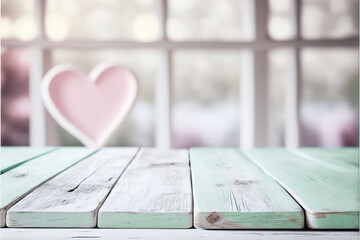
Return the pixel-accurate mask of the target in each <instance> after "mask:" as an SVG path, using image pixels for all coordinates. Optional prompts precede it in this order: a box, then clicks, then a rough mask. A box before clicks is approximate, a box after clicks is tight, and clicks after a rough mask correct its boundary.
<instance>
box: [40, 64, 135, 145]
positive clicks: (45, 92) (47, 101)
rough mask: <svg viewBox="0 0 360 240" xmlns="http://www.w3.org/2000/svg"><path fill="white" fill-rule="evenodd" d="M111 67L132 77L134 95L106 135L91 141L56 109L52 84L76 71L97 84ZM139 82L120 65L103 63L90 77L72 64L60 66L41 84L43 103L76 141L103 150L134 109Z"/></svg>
mask: <svg viewBox="0 0 360 240" xmlns="http://www.w3.org/2000/svg"><path fill="white" fill-rule="evenodd" d="M111 67H120V68H123V69H124V70H126V71H127V72H128V73H129V74H130V76H131V77H132V81H133V83H134V89H133V93H132V97H130V98H127V99H126V104H124V105H125V107H124V110H121V111H119V113H118V114H117V115H116V117H115V119H114V120H113V121H112V122H111V124H110V126H109V127H108V128H106V130H105V131H104V133H103V134H102V135H101V137H99V138H98V140H97V141H95V140H93V139H91V138H90V137H89V136H87V134H86V133H84V132H83V131H81V130H80V129H79V128H77V127H76V126H75V125H74V124H72V123H71V122H70V121H69V120H68V119H67V118H66V117H65V116H64V115H63V114H62V113H61V112H60V111H59V110H58V108H57V107H56V105H55V103H54V101H53V100H52V98H51V95H50V91H49V89H50V84H51V82H52V80H53V79H54V77H56V76H57V75H58V74H60V73H62V72H64V71H69V70H70V71H76V72H79V73H81V74H84V75H85V76H87V77H88V80H90V81H92V82H94V83H95V82H96V81H97V79H98V77H99V76H100V74H101V73H103V72H104V71H105V70H107V69H108V68H111ZM138 86H139V84H138V81H137V79H136V77H135V74H134V73H133V72H132V71H131V70H130V69H128V68H127V67H125V66H122V65H119V64H111V63H102V64H99V65H97V66H96V67H95V68H94V69H93V70H92V71H90V73H89V74H88V75H86V74H85V73H84V72H82V71H81V70H79V69H78V68H76V67H75V66H73V65H70V64H60V65H57V66H55V67H53V68H51V69H50V70H49V71H48V72H47V73H46V74H45V76H44V78H43V81H42V84H41V95H42V100H43V103H44V105H45V107H46V109H47V110H48V112H49V113H50V115H51V116H52V117H53V118H54V119H55V121H56V122H57V123H58V124H59V125H60V126H61V127H62V128H64V129H65V130H66V131H67V132H69V133H70V134H71V135H72V136H74V137H75V138H76V139H78V140H79V141H80V142H81V143H82V144H84V145H85V146H87V147H90V148H95V149H98V148H101V147H103V146H104V145H105V144H106V143H107V142H108V140H109V138H110V136H111V135H112V134H113V133H114V132H115V131H116V130H117V129H118V127H119V126H120V124H121V122H122V121H123V120H124V119H125V117H126V116H127V115H128V113H129V112H130V110H131V109H132V107H133V105H134V103H135V100H136V97H137V91H138Z"/></svg>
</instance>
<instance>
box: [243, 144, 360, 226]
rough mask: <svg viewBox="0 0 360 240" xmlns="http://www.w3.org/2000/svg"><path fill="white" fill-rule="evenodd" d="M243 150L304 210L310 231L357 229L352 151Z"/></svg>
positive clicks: (356, 187)
mask: <svg viewBox="0 0 360 240" xmlns="http://www.w3.org/2000/svg"><path fill="white" fill-rule="evenodd" d="M347 151H348V150H338V151H336V150H326V149H325V150H315V149H313V150H311V149H304V150H293V151H291V150H284V149H262V150H259V149H256V150H245V151H244V152H245V154H246V155H247V156H248V157H249V158H250V159H251V160H253V161H254V162H255V163H257V164H258V165H259V166H260V167H261V168H262V169H263V170H264V171H265V172H267V173H268V174H269V175H270V176H272V177H273V178H274V179H276V180H277V181H278V182H279V183H280V184H281V185H282V186H283V187H284V188H285V189H286V190H287V191H288V192H289V193H290V194H291V195H292V196H293V197H294V198H295V199H296V200H297V201H298V202H299V203H300V205H301V206H302V207H303V208H304V209H305V211H306V224H307V225H308V227H310V228H314V229H357V228H358V227H359V207H358V204H359V197H358V179H359V178H358V177H359V167H358V164H355V165H352V164H349V163H352V162H355V161H356V160H355V159H354V158H355V157H356V154H354V150H351V149H350V150H349V152H347Z"/></svg>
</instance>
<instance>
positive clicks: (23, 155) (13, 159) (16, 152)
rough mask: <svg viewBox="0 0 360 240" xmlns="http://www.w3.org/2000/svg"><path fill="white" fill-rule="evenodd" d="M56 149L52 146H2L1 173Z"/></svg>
mask: <svg viewBox="0 0 360 240" xmlns="http://www.w3.org/2000/svg"><path fill="white" fill-rule="evenodd" d="M54 149H55V148H51V147H1V161H0V162H1V164H0V165H1V168H0V174H3V173H5V172H7V171H9V170H10V169H13V168H15V167H17V166H19V165H21V164H23V163H25V162H27V161H29V160H31V159H34V158H36V157H38V156H40V155H43V154H46V153H48V152H50V151H51V150H54Z"/></svg>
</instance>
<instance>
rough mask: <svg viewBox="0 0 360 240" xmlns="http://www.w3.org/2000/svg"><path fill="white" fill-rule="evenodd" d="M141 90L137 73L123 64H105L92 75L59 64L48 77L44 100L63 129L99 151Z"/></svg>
mask: <svg viewBox="0 0 360 240" xmlns="http://www.w3.org/2000/svg"><path fill="white" fill-rule="evenodd" d="M137 89H138V84H137V81H136V78H135V76H134V75H133V73H132V72H131V71H130V70H129V69H127V68H126V67H123V66H120V65H110V64H101V65H99V66H97V67H95V68H94V69H93V70H92V71H91V73H90V74H89V76H87V75H85V74H84V73H83V72H81V71H80V70H77V69H76V68H74V67H72V66H69V65H59V66H55V67H54V68H52V69H51V70H50V71H49V72H48V73H47V74H46V75H45V77H44V79H43V83H42V97H43V102H44V105H45V107H46V108H47V110H48V111H49V113H50V114H51V115H52V116H53V118H54V119H55V120H56V121H57V122H58V123H59V125H60V126H62V127H63V128H64V129H65V130H66V131H68V132H69V133H70V134H72V135H73V136H74V137H76V138H77V139H78V140H79V141H80V142H82V143H83V144H84V145H85V146H88V147H95V148H99V147H102V146H104V145H105V143H106V142H107V140H108V139H109V137H110V136H111V134H112V133H113V132H114V131H115V130H116V129H117V127H118V126H119V125H120V124H121V122H122V121H123V120H124V118H125V117H126V115H127V114H128V113H129V111H130V109H131V108H132V106H133V104H134V101H135V98H136V94H137Z"/></svg>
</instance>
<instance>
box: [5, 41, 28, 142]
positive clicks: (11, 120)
mask: <svg viewBox="0 0 360 240" xmlns="http://www.w3.org/2000/svg"><path fill="white" fill-rule="evenodd" d="M1 63H2V64H1V144H2V145H3V146H12V145H14V146H16V145H19V146H24V145H29V118H30V98H29V65H30V64H29V51H28V50H27V49H10V48H9V49H5V50H2V53H1Z"/></svg>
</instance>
